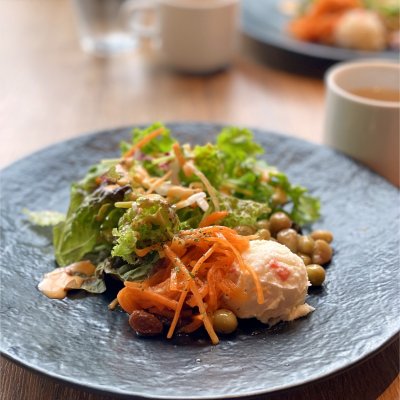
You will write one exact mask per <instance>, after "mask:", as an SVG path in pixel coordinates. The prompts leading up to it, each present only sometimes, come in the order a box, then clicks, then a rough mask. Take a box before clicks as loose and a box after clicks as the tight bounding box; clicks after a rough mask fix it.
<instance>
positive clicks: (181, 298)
mask: <svg viewBox="0 0 400 400" xmlns="http://www.w3.org/2000/svg"><path fill="white" fill-rule="evenodd" d="M187 293H188V292H187V290H184V291H183V292H182V293H181V295H180V296H179V301H178V306H177V307H176V310H175V315H174V318H173V320H172V322H171V326H170V327H169V330H168V333H167V338H168V339H171V338H172V335H173V334H174V331H175V327H176V324H177V323H178V320H179V316H180V314H181V311H182V307H183V303H184V301H185V299H186V296H187Z"/></svg>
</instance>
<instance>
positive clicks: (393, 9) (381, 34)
mask: <svg viewBox="0 0 400 400" xmlns="http://www.w3.org/2000/svg"><path fill="white" fill-rule="evenodd" d="M301 4H302V6H301V7H299V13H298V15H297V16H296V17H295V18H294V19H293V20H292V21H291V22H290V24H289V32H290V33H291V34H292V35H293V36H294V37H296V38H297V39H300V40H303V41H308V42H316V43H322V44H325V45H332V46H339V47H344V48H349V49H355V50H368V51H382V50H384V49H386V48H387V47H391V48H398V44H399V40H398V38H399V36H398V32H396V31H398V29H399V15H400V12H399V10H400V5H399V4H400V3H399V2H398V0H394V1H392V0H303V1H302V2H301Z"/></svg>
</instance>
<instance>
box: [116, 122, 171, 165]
mask: <svg viewBox="0 0 400 400" xmlns="http://www.w3.org/2000/svg"><path fill="white" fill-rule="evenodd" d="M164 131H165V128H163V127H160V128H158V129H156V130H154V131H153V132H150V133H149V134H148V135H146V136H145V137H144V138H143V139H141V140H139V141H138V142H137V143H135V144H134V145H133V146H132V147H131V148H130V149H129V150H128V151H127V152H126V153H125V154H124V155H123V158H128V157H132V156H133V155H134V154H135V152H136V150H138V149H141V148H142V147H143V146H145V145H146V144H147V143H149V142H151V141H152V140H153V139H154V138H156V137H157V136H158V135H161V134H162V133H163V132H164Z"/></svg>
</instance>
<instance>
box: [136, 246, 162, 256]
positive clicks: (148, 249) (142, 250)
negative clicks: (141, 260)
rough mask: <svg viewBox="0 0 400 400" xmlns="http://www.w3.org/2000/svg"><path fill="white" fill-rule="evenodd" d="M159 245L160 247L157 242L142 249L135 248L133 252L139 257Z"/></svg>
mask: <svg viewBox="0 0 400 400" xmlns="http://www.w3.org/2000/svg"><path fill="white" fill-rule="evenodd" d="M159 247H160V245H159V244H154V245H152V246H148V247H145V248H143V249H136V250H135V253H136V255H138V256H139V257H144V256H145V255H146V254H149V253H150V252H151V251H153V250H156V249H157V248H159Z"/></svg>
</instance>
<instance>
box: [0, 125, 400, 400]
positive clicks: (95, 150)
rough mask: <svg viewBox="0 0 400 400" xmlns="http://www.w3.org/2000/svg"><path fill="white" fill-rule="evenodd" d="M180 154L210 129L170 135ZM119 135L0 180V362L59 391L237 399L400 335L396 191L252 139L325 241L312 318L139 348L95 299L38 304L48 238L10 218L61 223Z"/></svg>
mask: <svg viewBox="0 0 400 400" xmlns="http://www.w3.org/2000/svg"><path fill="white" fill-rule="evenodd" d="M169 126H170V127H171V128H172V130H173V133H174V134H175V135H176V136H177V137H178V138H180V139H181V140H184V141H189V142H191V143H204V142H205V141H207V140H212V139H213V137H214V135H215V134H216V132H218V131H219V129H220V128H221V126H220V125H214V124H190V123H182V124H170V125H169ZM129 131H130V130H129V129H117V130H113V131H106V132H100V133H96V134H94V135H89V136H83V137H80V138H77V139H73V140H70V141H67V142H63V143H60V144H57V145H55V146H52V147H49V148H47V149H45V150H43V151H40V152H38V153H35V154H33V155H32V156H30V157H28V158H25V159H23V160H21V161H18V162H17V163H15V164H13V165H11V166H10V167H8V168H6V169H5V170H3V171H2V172H1V182H2V188H3V193H2V201H1V217H0V225H1V229H2V240H1V254H2V257H1V310H0V313H1V314H0V315H1V346H0V348H1V352H2V353H3V354H4V355H6V356H7V357H9V358H11V359H12V360H14V361H16V362H18V363H21V364H23V365H25V366H27V367H29V368H32V369H33V370H36V371H39V372H42V373H44V374H46V375H48V376H51V377H54V378H57V379H61V380H62V381H64V382H68V383H73V384H77V385H81V386H83V387H85V388H88V389H96V390H100V391H104V392H107V393H113V394H121V395H133V396H138V397H153V398H180V399H200V398H230V397H232V398H235V397H242V396H252V395H259V394H265V393H271V392H274V391H278V390H282V389H288V388H292V387H295V386H298V385H301V384H306V383H309V382H313V381H315V380H318V379H321V378H323V377H326V376H328V375H331V374H333V373H336V372H338V371H342V370H343V369H345V368H347V367H349V366H351V365H354V364H355V363H357V362H359V361H360V360H362V359H364V358H365V357H367V356H368V355H371V354H372V353H374V352H375V351H377V350H378V349H380V348H381V347H382V346H383V345H384V344H385V343H387V342H388V341H389V340H390V339H391V338H393V336H394V335H395V334H396V332H398V330H399V324H400V323H399V319H398V315H399V304H398V293H399V282H398V279H397V277H398V265H399V237H398V221H399V219H398V218H399V215H398V204H399V191H398V190H397V189H396V188H394V187H393V186H391V185H390V184H389V183H387V182H386V181H384V180H383V179H382V178H380V177H379V176H377V175H375V174H374V173H372V172H370V171H369V170H367V169H365V168H363V167H361V166H359V165H358V164H356V163H354V162H353V161H351V160H350V159H348V158H346V157H344V156H342V155H340V154H338V153H335V152H333V151H332V150H329V149H327V148H324V147H322V146H317V145H314V144H311V143H308V142H304V141H301V140H298V139H294V138H290V137H287V136H283V135H276V134H273V133H268V132H262V131H255V134H256V139H257V141H259V142H260V143H261V144H262V145H263V146H264V147H265V149H266V152H267V159H268V161H269V162H270V163H271V164H276V165H277V166H279V167H280V168H281V169H283V170H284V171H286V172H287V173H288V175H289V177H290V178H291V179H292V181H294V182H297V183H300V184H303V185H305V186H307V187H309V188H310V190H311V191H312V193H314V194H316V195H318V196H320V198H321V201H322V204H323V216H324V218H323V219H322V220H321V221H320V222H319V223H317V224H315V225H314V227H315V228H317V227H324V228H326V229H330V230H331V231H333V233H334V235H335V241H334V244H333V246H334V249H335V256H334V261H333V262H332V264H331V265H330V266H329V268H328V269H327V281H326V284H325V285H324V288H323V289H322V290H319V291H311V293H310V296H309V298H308V302H309V303H310V304H311V305H313V306H314V307H315V308H316V311H315V312H313V313H312V314H310V315H309V316H308V317H306V318H302V319H299V320H296V321H294V322H291V323H281V324H279V325H278V326H276V327H274V328H273V329H265V328H264V329H257V330H256V331H254V332H252V334H248V332H247V333H246V332H244V331H240V332H239V333H238V334H237V335H236V336H234V337H229V338H224V339H222V340H221V343H220V344H219V345H218V346H210V345H209V343H208V342H207V341H193V340H184V341H176V340H175V341H167V340H165V339H151V340H146V339H140V338H137V337H136V336H135V335H134V333H133V332H132V331H131V329H130V328H129V326H128V321H127V316H126V314H124V313H123V312H118V311H117V312H110V311H108V310H107V304H108V303H109V301H110V298H108V297H107V296H105V295H100V296H78V297H80V298H77V296H73V297H70V298H67V299H65V300H62V301H58V300H49V299H47V298H46V297H44V296H43V295H41V294H40V293H39V291H38V290H37V288H36V285H37V283H38V282H39V281H40V279H41V277H42V275H43V274H44V273H45V272H48V271H50V270H51V269H53V268H54V266H55V264H54V257H53V249H52V246H51V241H50V236H49V235H48V232H46V230H44V229H38V228H35V227H32V226H31V225H30V224H29V223H28V222H27V221H26V220H25V219H24V216H23V214H22V213H21V210H22V209H23V208H24V207H27V208H29V209H31V210H43V209H54V210H58V211H65V209H66V207H67V204H68V195H69V186H70V183H71V182H72V181H75V180H77V179H79V178H80V177H82V176H83V174H84V173H85V171H86V169H87V167H88V166H89V165H91V164H93V163H96V162H97V161H98V160H100V159H102V158H107V157H116V156H118V154H119V152H118V144H119V142H120V140H122V139H127V138H129Z"/></svg>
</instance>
